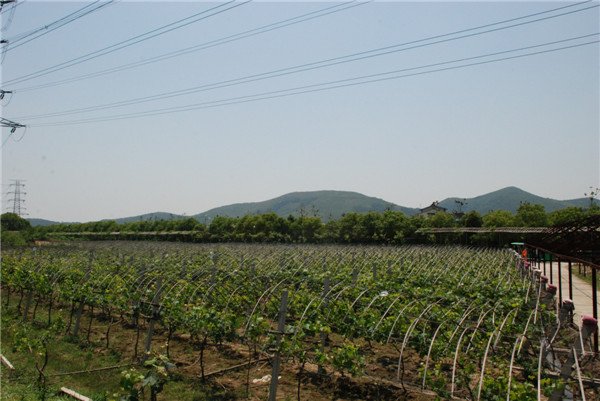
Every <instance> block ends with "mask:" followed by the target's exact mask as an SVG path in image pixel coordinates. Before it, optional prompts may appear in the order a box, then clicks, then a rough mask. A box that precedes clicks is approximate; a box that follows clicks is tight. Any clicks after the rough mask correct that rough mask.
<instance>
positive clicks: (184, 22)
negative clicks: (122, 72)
mask: <svg viewBox="0 0 600 401" xmlns="http://www.w3.org/2000/svg"><path fill="white" fill-rule="evenodd" d="M250 1H252V0H246V1H243V2H240V3H236V2H235V0H230V1H228V2H225V3H221V4H219V5H217V6H215V7H211V8H209V9H207V10H204V11H202V12H199V13H196V14H194V15H191V16H189V17H186V18H183V19H180V20H178V21H175V22H171V23H169V24H167V25H163V26H161V27H159V28H156V29H153V30H151V31H148V32H145V33H143V34H140V35H136V36H134V37H132V38H129V39H127V40H124V41H121V42H118V43H115V44H113V45H110V46H107V47H104V48H102V49H99V50H96V51H93V52H91V53H87V54H84V55H83V56H79V57H76V58H74V59H71V60H68V61H64V62H62V63H59V64H56V65H53V66H51V67H47V68H44V69H42V70H39V71H36V72H32V73H29V74H26V75H22V76H20V77H17V78H14V79H10V80H7V81H5V82H4V83H5V84H9V85H14V84H16V83H20V82H24V81H28V80H30V79H34V78H39V77H42V76H45V75H48V74H51V73H53V72H56V71H60V70H63V69H65V68H69V67H72V66H74V65H77V64H81V63H84V62H86V61H89V60H93V59H96V58H98V57H101V56H105V55H107V54H110V53H114V52H116V51H118V50H122V49H124V48H127V47H130V46H133V45H135V44H138V43H140V42H143V41H146V40H149V39H152V38H155V37H157V36H160V35H164V34H165V33H168V32H172V31H174V30H176V29H180V28H183V27H185V26H188V25H191V24H194V23H196V22H199V21H202V20H205V19H207V18H210V17H213V16H215V15H218V14H221V13H223V12H226V11H229V10H232V9H234V8H237V7H240V6H243V5H245V4H248V3H249V2H250ZM231 3H236V4H233V5H232V6H231V7H229V8H225V9H222V10H218V9H219V8H221V7H225V6H227V5H229V4H231ZM207 13H210V14H208V15H204V14H207ZM190 20H191V21H190ZM167 28H168V29H167Z"/></svg>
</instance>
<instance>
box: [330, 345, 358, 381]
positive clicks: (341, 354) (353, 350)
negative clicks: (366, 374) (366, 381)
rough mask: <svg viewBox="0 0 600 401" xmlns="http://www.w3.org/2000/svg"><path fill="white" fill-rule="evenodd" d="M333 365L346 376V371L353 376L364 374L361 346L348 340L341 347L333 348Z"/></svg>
mask: <svg viewBox="0 0 600 401" xmlns="http://www.w3.org/2000/svg"><path fill="white" fill-rule="evenodd" d="M331 361H332V362H333V367H334V368H335V369H336V370H337V371H338V372H340V373H341V374H342V376H344V372H347V373H349V374H351V375H352V376H360V375H362V372H363V369H364V358H363V356H362V355H360V352H359V348H358V346H357V345H354V344H353V343H351V342H350V341H348V340H345V341H344V344H343V345H342V346H341V347H335V348H334V349H333V350H331Z"/></svg>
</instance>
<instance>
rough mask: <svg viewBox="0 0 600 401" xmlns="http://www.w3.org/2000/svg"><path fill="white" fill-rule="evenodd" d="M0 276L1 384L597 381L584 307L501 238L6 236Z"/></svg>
mask: <svg viewBox="0 0 600 401" xmlns="http://www.w3.org/2000/svg"><path fill="white" fill-rule="evenodd" d="M1 279H2V282H1V283H2V319H3V321H2V350H1V351H2V355H3V356H4V357H6V358H5V359H6V362H5V363H6V364H7V365H6V366H8V363H10V364H12V365H13V366H14V370H10V369H9V368H7V367H6V366H5V367H4V368H3V371H2V388H3V392H2V399H3V400H4V399H15V400H16V399H29V398H27V397H25V396H23V393H22V391H24V390H22V388H23V386H24V385H23V383H24V382H25V381H26V380H31V379H33V382H34V383H35V384H34V385H33V387H34V390H35V395H36V397H38V398H39V399H63V398H62V397H66V395H64V394H63V395H60V394H61V393H60V390H59V389H60V387H61V386H62V385H63V383H64V382H65V380H67V383H68V384H69V385H70V386H71V387H73V388H74V390H75V391H79V392H81V393H85V392H86V391H88V392H89V391H92V392H94V394H93V396H92V397H93V398H94V399H106V400H112V399H115V400H142V399H149V400H167V399H181V400H201V399H255V400H265V399H270V400H271V399H272V400H274V399H290V400H295V399H298V400H300V399H303V400H305V399H311V400H315V401H316V400H320V399H339V400H345V399H413V400H430V399H431V400H434V399H440V398H443V399H447V398H457V399H465V400H496V399H497V400H532V399H533V400H535V399H561V398H560V397H562V396H566V397H571V399H573V398H575V399H598V392H597V391H598V390H597V389H596V388H597V386H598V383H596V382H597V380H596V379H594V378H597V377H599V376H600V362H599V361H598V358H597V356H595V355H594V354H593V353H590V352H589V350H590V345H589V332H590V331H591V330H593V328H592V327H591V326H589V327H588V326H586V324H591V323H589V322H587V323H586V324H584V326H583V329H582V330H581V331H579V330H578V326H577V325H575V324H573V312H572V309H571V310H569V309H568V308H560V311H561V313H560V314H558V313H557V305H555V303H556V301H555V300H554V296H553V295H554V294H553V288H552V286H548V288H546V284H545V283H544V278H543V277H542V276H541V275H540V274H539V272H536V271H535V270H534V269H533V268H532V266H530V265H529V264H528V263H526V262H525V261H524V260H523V259H522V258H521V256H520V255H519V254H517V253H516V252H514V251H512V250H506V249H504V250H501V249H492V248H467V247H458V246H456V247H448V246H446V247H441V246H401V247H389V246H388V247H382V246H372V247H367V246H356V247H352V246H315V245H310V246H308V245H306V246H297V245H242V244H227V245H222V244H220V245H216V244H180V243H155V242H154V243H148V242H126V243H125V242H108V241H107V242H73V243H60V244H52V245H47V246H43V247H38V248H33V249H32V248H26V249H9V250H3V251H2V277H1ZM576 323H577V322H576ZM58 343H60V346H61V347H65V349H71V348H72V349H75V350H77V352H79V351H81V350H84V351H86V352H87V355H88V356H87V359H86V363H85V366H83V367H82V368H80V369H81V371H76V370H77V369H79V368H77V369H76V368H75V366H79V365H77V364H76V361H75V359H79V357H75V356H74V357H73V359H74V360H73V363H70V362H68V361H67V362H63V363H53V360H54V359H60V358H61V355H59V354H61V353H64V352H66V351H62V348H61V351H58V350H57V348H55V346H57V345H56V344H58ZM68 347H71V348H68ZM74 355H75V354H74ZM106 356H110V358H108V357H106ZM105 357H106V358H105ZM567 360H568V361H570V362H571V363H570V364H569V363H565V362H564V361H567ZM27 361H29V362H27ZM109 362H110V363H109ZM27 363H29V365H26V364H27ZM20 364H21V365H22V366H20ZM23 366H28V369H30V371H31V372H29V373H27V372H24V370H25V368H24V367H23ZM566 367H569V368H571V367H572V374H570V373H571V371H569V375H568V376H566V377H567V378H565V375H564V374H563V375H562V376H561V373H564V372H565V370H566ZM90 377H91V378H92V379H90ZM94 377H95V378H96V379H94ZM83 378H87V379H85V380H87V381H84V379H83ZM80 379H81V381H78V380H80ZM90 381H92V382H93V381H95V382H96V383H92V384H90ZM94 385H95V387H94ZM88 395H90V394H89V393H88ZM553 397H559V398H553ZM65 399H66V398H65Z"/></svg>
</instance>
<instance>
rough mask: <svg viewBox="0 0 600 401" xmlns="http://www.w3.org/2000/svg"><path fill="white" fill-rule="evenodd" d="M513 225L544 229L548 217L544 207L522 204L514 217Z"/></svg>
mask: <svg viewBox="0 0 600 401" xmlns="http://www.w3.org/2000/svg"><path fill="white" fill-rule="evenodd" d="M515 224H516V225H517V226H519V227H546V226H547V225H548V215H547V214H546V210H545V209H544V206H542V205H532V204H530V203H529V202H522V203H521V204H520V205H519V208H518V209H517V214H516V215H515Z"/></svg>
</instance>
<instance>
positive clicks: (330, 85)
mask: <svg viewBox="0 0 600 401" xmlns="http://www.w3.org/2000/svg"><path fill="white" fill-rule="evenodd" d="M598 35H600V33H594V34H590V35H584V36H581V37H577V38H570V39H564V40H560V41H555V42H548V43H543V44H539V45H534V46H527V47H522V48H517V49H511V50H505V51H501V52H495V53H488V54H483V55H479V56H473V57H466V58H461V59H456V60H451V61H444V62H439V63H434V64H428V65H423V66H419V67H411V68H404V69H400V70H394V71H388V72H382V73H377V74H370V75H363V76H359V77H354V78H347V79H342V80H336V81H328V82H323V83H318V84H311V85H304V86H299V87H294V88H288V89H281V90H276V91H270V92H263V93H257V94H253V95H245V96H238V97H233V98H228V99H222V100H215V101H208V102H203V103H196V104H191V105H185V106H177V107H170V108H162V109H154V110H148V111H143V112H137V113H128V114H120V115H114V116H108V117H99V118H88V119H80V120H72V121H62V122H54V123H42V124H35V125H31V126H32V127H50V126H64V125H75V124H87V123H96V122H106V121H116V120H125V119H132V118H141V117H147V116H156V115H162V114H171V113H179V112H186V111H192V110H199V109H206V108H212V107H219V106H228V105H233V104H241V103H248V102H255V101H259V100H268V99H275V98H281V97H287V96H295V95H300V94H306V93H313V92H322V91H327V90H332V89H340V88H346V87H351V86H357V85H365V84H372V83H377V82H383V81H389V80H396V79H401V78H408V77H414V76H419V75H425V74H432V73H436V72H442V71H450V70H457V69H461V68H467V67H474V66H479V65H484V64H491V63H496V62H500V61H508V60H514V59H519V58H524V57H531V56H536V55H541V54H547V53H552V52H557V51H563V50H568V49H573V48H577V47H582V46H587V45H591V44H595V43H599V42H600V40H593V41H588V42H584V43H578V44H573V45H568V46H563V47H558V48H553V49H546V50H540V51H535V52H529V53H525V54H519V55H514V56H507V57H500V58H495V59H491V60H484V61H477V62H471V63H467V64H460V65H456V66H448V67H441V68H434V69H429V70H426V71H417V72H410V71H415V70H420V69H426V68H432V67H439V66H442V65H447V64H453V63H461V62H465V61H470V60H477V59H481V58H486V57H493V56H498V55H502V54H508V53H512V52H519V51H524V50H531V49H533V48H539V47H543V46H549V45H552V44H557V43H561V42H566V41H572V40H577V39H581V38H585V37H590V36H598ZM394 74H396V75H394ZM398 74H400V75H398Z"/></svg>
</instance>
